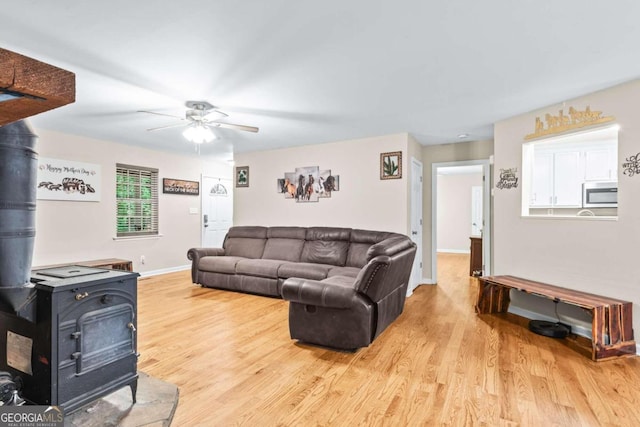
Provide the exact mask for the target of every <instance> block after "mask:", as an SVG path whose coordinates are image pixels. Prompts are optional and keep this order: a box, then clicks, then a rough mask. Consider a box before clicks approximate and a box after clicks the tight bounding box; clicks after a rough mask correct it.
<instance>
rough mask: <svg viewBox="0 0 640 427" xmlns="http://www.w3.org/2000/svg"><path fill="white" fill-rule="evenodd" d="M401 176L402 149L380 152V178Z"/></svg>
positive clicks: (397, 177)
mask: <svg viewBox="0 0 640 427" xmlns="http://www.w3.org/2000/svg"><path fill="white" fill-rule="evenodd" d="M400 178H402V151H393V152H391V153H381V154H380V179H400Z"/></svg>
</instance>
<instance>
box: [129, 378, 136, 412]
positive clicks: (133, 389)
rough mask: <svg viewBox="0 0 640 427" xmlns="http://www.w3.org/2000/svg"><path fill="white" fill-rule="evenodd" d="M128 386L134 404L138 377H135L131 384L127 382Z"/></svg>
mask: <svg viewBox="0 0 640 427" xmlns="http://www.w3.org/2000/svg"><path fill="white" fill-rule="evenodd" d="M129 387H131V400H132V401H133V404H134V405H135V404H136V393H138V379H137V378H136V379H135V380H133V382H132V383H131V384H129Z"/></svg>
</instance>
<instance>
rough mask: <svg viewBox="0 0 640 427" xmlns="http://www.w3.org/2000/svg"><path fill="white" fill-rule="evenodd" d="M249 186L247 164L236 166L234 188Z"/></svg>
mask: <svg viewBox="0 0 640 427" xmlns="http://www.w3.org/2000/svg"><path fill="white" fill-rule="evenodd" d="M248 186H249V166H236V188H237V187H248Z"/></svg>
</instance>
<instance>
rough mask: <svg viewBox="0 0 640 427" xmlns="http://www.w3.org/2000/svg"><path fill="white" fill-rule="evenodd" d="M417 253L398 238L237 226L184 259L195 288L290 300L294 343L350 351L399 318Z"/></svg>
mask: <svg viewBox="0 0 640 427" xmlns="http://www.w3.org/2000/svg"><path fill="white" fill-rule="evenodd" d="M415 253H416V246H415V244H414V243H413V242H412V241H411V240H410V239H409V238H408V237H407V236H404V235H402V234H397V233H389V232H380V231H367V230H356V229H350V228H333V227H309V228H305V227H257V226H243V227H232V228H231V229H230V230H229V232H228V233H227V236H226V237H225V240H224V243H223V247H222V248H192V249H190V250H189V251H188V252H187V257H188V258H189V259H190V260H191V261H192V267H191V276H192V280H193V283H197V284H200V285H202V286H206V287H211V288H218V289H229V290H234V291H240V292H248V293H254V294H260V295H268V296H273V297H281V298H284V299H285V300H287V301H289V302H290V305H289V331H290V333H291V338H292V339H297V340H299V341H302V342H306V343H310V344H317V345H322V346H325V347H331V348H337V349H343V350H355V349H357V348H360V347H366V346H368V345H369V344H370V343H371V342H373V340H374V339H375V338H376V337H377V336H378V335H380V333H381V332H382V331H384V330H385V329H386V328H387V326H389V325H390V324H391V323H392V322H393V321H394V320H395V319H396V318H397V317H398V316H399V315H400V313H402V310H403V307H404V301H405V296H406V293H407V286H408V281H409V276H410V274H411V267H412V265H413V260H414V257H415Z"/></svg>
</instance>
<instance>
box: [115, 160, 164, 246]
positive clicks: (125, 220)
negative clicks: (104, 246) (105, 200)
mask: <svg viewBox="0 0 640 427" xmlns="http://www.w3.org/2000/svg"><path fill="white" fill-rule="evenodd" d="M116 215H117V236H118V237H127V236H153V235H157V234H158V169H152V168H145V167H140V166H130V165H123V164H116Z"/></svg>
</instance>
